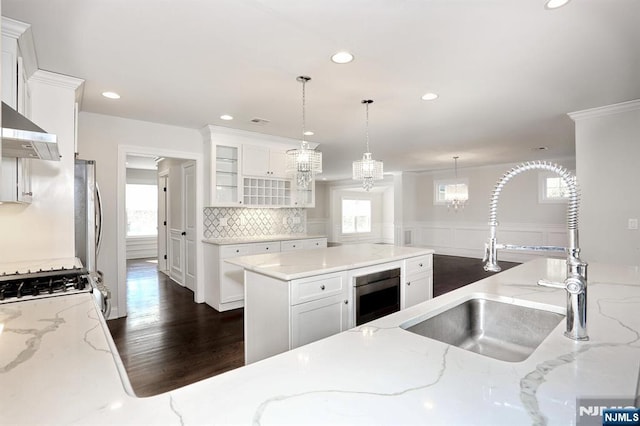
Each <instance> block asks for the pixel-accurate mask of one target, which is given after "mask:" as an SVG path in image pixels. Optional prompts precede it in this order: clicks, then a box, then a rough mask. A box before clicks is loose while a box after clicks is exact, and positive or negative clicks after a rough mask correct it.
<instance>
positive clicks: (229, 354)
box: [107, 255, 517, 397]
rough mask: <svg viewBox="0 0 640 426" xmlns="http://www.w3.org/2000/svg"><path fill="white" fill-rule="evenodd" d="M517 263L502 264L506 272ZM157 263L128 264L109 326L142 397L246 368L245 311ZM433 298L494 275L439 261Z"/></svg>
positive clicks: (469, 262)
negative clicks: (215, 300) (196, 295)
mask: <svg viewBox="0 0 640 426" xmlns="http://www.w3.org/2000/svg"><path fill="white" fill-rule="evenodd" d="M516 265H517V263H510V262H500V266H502V267H503V269H508V268H511V267H513V266H516ZM156 266H157V265H156V262H155V260H153V259H138V260H130V261H127V288H128V290H127V303H128V307H129V313H128V316H127V317H126V318H119V319H116V320H110V321H108V322H107V324H108V326H109V330H110V331H111V334H112V336H113V340H114V342H115V344H116V346H117V348H118V351H119V353H120V357H121V358H122V362H123V363H124V366H125V368H126V370H127V374H128V376H129V380H130V381H131V385H132V387H133V389H134V391H135V393H136V395H138V396H141V397H143V396H151V395H156V394H159V393H162V392H167V391H170V390H173V389H176V388H179V387H182V386H185V385H188V384H190V383H193V382H196V381H199V380H202V379H206V378H208V377H211V376H215V375H216V374H220V373H223V372H225V371H228V370H232V369H234V368H238V367H241V366H243V365H244V343H243V337H244V336H243V315H244V312H243V310H242V309H234V310H232V311H227V312H218V311H216V310H215V309H213V308H211V307H209V306H208V305H206V304H204V303H201V304H198V303H194V302H193V293H192V292H191V291H190V290H188V289H187V288H185V287H181V286H180V285H178V284H176V283H175V282H173V281H172V280H171V279H169V278H168V277H167V276H166V275H164V274H163V273H161V272H158V271H157V269H156ZM433 266H434V268H433V269H434V271H433V293H434V296H439V295H441V294H444V293H446V292H448V291H451V290H454V289H456V288H458V287H462V286H464V285H467V284H469V283H472V282H475V281H478V280H479V279H482V278H485V277H486V276H488V275H490V274H489V273H486V272H484V270H483V269H482V262H481V261H480V260H479V259H471V258H465V257H455V256H442V255H435V256H434V258H433Z"/></svg>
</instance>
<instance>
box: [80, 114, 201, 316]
mask: <svg viewBox="0 0 640 426" xmlns="http://www.w3.org/2000/svg"><path fill="white" fill-rule="evenodd" d="M78 139H79V140H78V151H79V154H80V157H81V158H86V159H94V160H96V163H97V165H96V174H97V181H98V184H99V185H100V189H101V191H102V202H103V208H104V212H103V215H104V219H103V227H104V233H103V234H104V239H103V242H102V248H101V250H100V253H99V255H98V268H99V269H100V270H102V271H103V272H104V275H105V283H106V284H107V285H108V286H109V288H110V290H111V292H112V298H113V304H114V306H113V311H112V317H118V316H123V315H125V314H126V312H123V310H122V307H124V306H125V304H126V301H125V294H124V291H122V290H123V289H124V283H123V282H122V281H123V280H124V277H122V276H121V275H120V276H119V274H118V253H117V245H118V239H117V233H118V229H117V218H118V188H117V181H118V170H119V168H120V167H122V168H123V167H124V164H122V165H119V164H118V161H119V160H118V157H119V147H121V148H120V149H127V150H128V149H129V148H123V147H141V150H143V151H145V152H139V153H140V154H147V153H148V152H147V151H154V150H158V151H159V152H161V153H166V152H168V153H173V152H188V153H193V155H194V156H200V160H202V158H201V155H202V136H201V135H200V133H199V131H197V130H194V129H186V128H181V127H175V126H168V125H163V124H156V123H149V122H144V121H137V120H129V119H123V118H119V117H112V116H106V115H101V114H93V113H88V112H82V113H80V114H79V128H78ZM169 156H172V155H169ZM176 157H178V156H176ZM197 185H198V198H199V200H200V204H199V207H198V211H199V212H200V213H201V212H202V203H201V201H202V193H201V188H202V187H203V182H202V180H201V179H200V180H199V181H198V183H197ZM199 222H200V223H201V222H202V220H201V217H200V219H199ZM122 256H123V259H124V253H123V254H122ZM201 263H202V262H201V261H199V262H198V267H199V268H200V266H201ZM200 275H201V274H200ZM119 308H120V309H119Z"/></svg>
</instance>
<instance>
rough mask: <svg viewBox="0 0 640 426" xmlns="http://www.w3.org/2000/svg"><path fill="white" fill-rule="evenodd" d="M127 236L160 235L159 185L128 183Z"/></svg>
mask: <svg viewBox="0 0 640 426" xmlns="http://www.w3.org/2000/svg"><path fill="white" fill-rule="evenodd" d="M126 206H127V237H142V236H145V237H146V236H154V235H158V186H157V185H139V184H129V183H128V184H127V186H126Z"/></svg>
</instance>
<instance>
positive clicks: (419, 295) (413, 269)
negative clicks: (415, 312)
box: [400, 255, 433, 309]
mask: <svg viewBox="0 0 640 426" xmlns="http://www.w3.org/2000/svg"><path fill="white" fill-rule="evenodd" d="M432 259H433V258H432V255H426V256H418V257H412V258H409V259H406V260H405V279H404V283H403V286H402V289H401V291H400V293H401V301H402V302H401V308H402V309H406V308H409V307H411V306H413V305H417V304H418V303H421V302H424V301H425V300H428V299H431V298H432V297H433V264H432Z"/></svg>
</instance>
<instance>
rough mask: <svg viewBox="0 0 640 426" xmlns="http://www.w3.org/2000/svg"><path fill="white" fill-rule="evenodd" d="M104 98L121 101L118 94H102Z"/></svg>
mask: <svg viewBox="0 0 640 426" xmlns="http://www.w3.org/2000/svg"><path fill="white" fill-rule="evenodd" d="M102 96H104V97H105V98H109V99H120V95H118V94H117V93H116V92H102Z"/></svg>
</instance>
